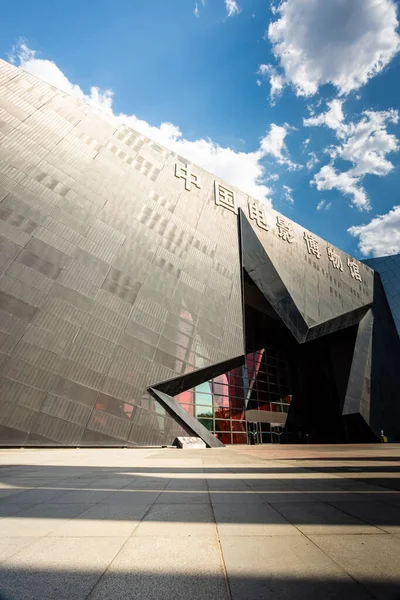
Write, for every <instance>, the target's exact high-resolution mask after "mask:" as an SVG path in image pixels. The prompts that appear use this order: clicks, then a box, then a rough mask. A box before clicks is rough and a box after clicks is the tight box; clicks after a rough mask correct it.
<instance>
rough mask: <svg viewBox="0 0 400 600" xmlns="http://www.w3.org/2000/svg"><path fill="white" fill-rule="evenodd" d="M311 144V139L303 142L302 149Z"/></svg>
mask: <svg viewBox="0 0 400 600" xmlns="http://www.w3.org/2000/svg"><path fill="white" fill-rule="evenodd" d="M310 142H311V138H307V139H306V140H304V142H303V147H304V148H307V146H308V144H309V143H310Z"/></svg>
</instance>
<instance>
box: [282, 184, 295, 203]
mask: <svg viewBox="0 0 400 600" xmlns="http://www.w3.org/2000/svg"><path fill="white" fill-rule="evenodd" d="M282 188H283V199H284V201H285V202H287V203H288V204H290V205H292V206H293V204H294V200H293V196H292V192H293V190H292V188H290V187H289V186H288V185H283V186H282Z"/></svg>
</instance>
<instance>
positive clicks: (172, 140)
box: [12, 43, 291, 204]
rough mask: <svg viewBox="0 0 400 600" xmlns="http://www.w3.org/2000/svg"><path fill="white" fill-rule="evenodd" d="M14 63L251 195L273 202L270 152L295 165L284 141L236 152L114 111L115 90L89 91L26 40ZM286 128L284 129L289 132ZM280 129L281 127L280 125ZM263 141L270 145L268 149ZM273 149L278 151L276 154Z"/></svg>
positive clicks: (16, 51)
mask: <svg viewBox="0 0 400 600" xmlns="http://www.w3.org/2000/svg"><path fill="white" fill-rule="evenodd" d="M12 59H13V62H15V63H16V64H17V65H18V66H20V67H21V68H22V69H24V70H25V71H27V72H28V73H31V74H32V75H35V76H36V77H39V78H40V79H43V80H44V81H47V83H49V84H51V85H54V86H55V87H57V88H59V89H61V90H63V91H64V92H66V93H68V94H71V95H73V96H75V97H76V98H78V99H79V100H82V101H83V102H86V103H87V104H90V105H92V106H94V107H95V108H97V109H99V110H101V111H102V112H104V113H105V114H107V115H109V116H115V117H116V118H117V119H119V120H120V121H122V122H124V123H126V124H127V125H129V126H131V127H132V128H134V129H136V130H137V131H139V132H140V133H142V134H144V135H146V136H148V137H150V138H152V139H154V140H156V141H158V142H159V143H161V144H163V145H164V146H166V147H167V148H169V149H170V150H172V151H174V152H177V153H178V154H180V155H181V156H184V157H186V158H188V159H189V160H191V161H193V162H194V163H196V164H198V165H199V166H201V167H203V168H204V169H206V170H208V171H210V172H212V173H214V174H215V175H217V176H219V177H221V178H223V179H225V180H226V181H227V182H229V183H230V184H231V185H234V186H236V187H237V188H239V189H241V190H243V191H244V192H246V193H248V194H250V195H251V196H253V197H255V198H257V199H259V200H262V201H264V202H266V203H267V204H271V200H270V199H269V195H270V192H271V190H270V188H269V187H268V186H267V185H266V182H267V180H268V173H266V172H265V168H264V166H263V165H262V162H261V161H262V159H263V158H264V157H265V156H266V154H272V155H273V156H276V158H277V160H278V163H279V164H288V165H289V164H291V161H290V159H289V158H288V156H287V150H286V147H285V144H284V141H283V140H284V137H285V135H286V133H285V134H284V135H283V138H282V142H281V144H280V147H279V145H276V146H273V147H272V146H268V143H267V142H265V140H266V138H268V136H266V138H264V139H263V140H261V142H260V147H259V149H258V150H256V151H254V152H236V151H235V150H233V149H232V148H229V147H228V148H224V147H222V146H220V145H218V144H217V143H215V142H213V141H212V140H210V139H198V140H194V141H190V140H187V139H185V138H184V137H183V135H182V132H181V131H180V129H179V127H177V126H176V125H173V124H172V123H168V122H164V123H161V125H160V126H159V127H156V126H153V125H150V124H149V123H147V121H144V120H141V119H139V118H138V117H137V116H136V115H134V114H131V115H125V114H121V113H120V114H114V112H113V93H112V91H111V90H101V89H99V88H98V87H91V88H90V92H89V93H88V94H85V93H84V92H83V90H82V89H81V88H80V87H79V86H78V85H76V84H73V83H72V82H71V81H70V80H69V79H68V78H67V77H66V76H65V75H64V73H63V72H62V71H61V69H60V68H59V67H58V66H57V65H56V64H55V63H54V62H52V61H50V60H46V59H40V58H36V53H35V51H33V50H31V49H30V48H28V47H27V45H26V44H25V43H21V44H19V45H18V46H17V47H15V48H14V49H13V55H12ZM286 127H288V126H285V127H284V128H281V129H284V130H285V132H286ZM278 129H279V128H278ZM270 142H272V139H271V140H270ZM263 143H265V144H266V148H265V149H264V148H263V147H262V146H263ZM270 150H273V152H275V155H274V154H273V152H271V151H270Z"/></svg>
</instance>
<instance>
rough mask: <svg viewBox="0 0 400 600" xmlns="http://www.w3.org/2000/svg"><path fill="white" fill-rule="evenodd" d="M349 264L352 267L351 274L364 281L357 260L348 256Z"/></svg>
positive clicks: (354, 277)
mask: <svg viewBox="0 0 400 600" xmlns="http://www.w3.org/2000/svg"><path fill="white" fill-rule="evenodd" d="M347 265H348V267H349V269H350V274H351V276H352V278H353V279H356V280H357V281H362V279H361V275H360V267H359V266H358V264H357V263H356V261H355V260H352V259H351V258H347Z"/></svg>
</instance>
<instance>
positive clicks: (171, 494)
mask: <svg viewBox="0 0 400 600" xmlns="http://www.w3.org/2000/svg"><path fill="white" fill-rule="evenodd" d="M207 502H210V496H209V494H208V492H207V491H199V492H194V493H192V492H189V491H188V492H186V491H185V492H184V491H171V490H167V491H165V492H162V493H161V494H160V495H159V497H158V499H157V501H156V504H164V503H166V504H174V503H183V504H188V503H192V504H204V503H207Z"/></svg>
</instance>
